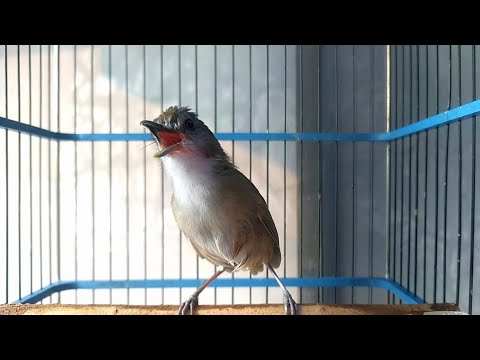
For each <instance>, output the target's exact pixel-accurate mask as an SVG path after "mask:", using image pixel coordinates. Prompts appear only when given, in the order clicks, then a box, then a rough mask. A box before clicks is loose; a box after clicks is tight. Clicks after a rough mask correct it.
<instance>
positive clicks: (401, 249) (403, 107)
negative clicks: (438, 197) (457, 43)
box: [399, 46, 405, 304]
mask: <svg viewBox="0 0 480 360" xmlns="http://www.w3.org/2000/svg"><path fill="white" fill-rule="evenodd" d="M401 49H402V52H401V55H400V58H401V64H402V66H401V71H402V75H401V80H402V81H401V89H400V92H401V94H402V105H401V106H400V109H401V112H400V113H401V115H400V119H399V121H400V126H404V125H405V78H404V76H405V58H404V55H405V46H401ZM400 142H401V154H400V164H401V165H400V167H399V168H400V171H401V172H402V173H401V174H400V178H401V185H400V229H399V235H400V249H399V253H400V254H399V256H400V258H399V283H400V284H401V285H403V272H402V267H403V226H404V225H403V220H404V217H405V214H404V213H403V209H404V204H403V199H404V180H405V179H404V174H403V169H404V165H405V158H404V156H405V138H404V137H402V138H401V140H400ZM401 303H402V301H401V300H399V304H401Z"/></svg>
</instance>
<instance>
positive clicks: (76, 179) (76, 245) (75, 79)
mask: <svg viewBox="0 0 480 360" xmlns="http://www.w3.org/2000/svg"><path fill="white" fill-rule="evenodd" d="M73 83H74V88H73V131H74V133H76V132H77V115H78V114H77V100H78V97H77V87H78V84H77V45H74V46H73ZM73 156H74V158H73V162H74V171H75V179H74V184H75V189H74V192H75V194H74V196H75V210H74V211H75V216H74V218H75V235H74V244H75V245H74V246H75V250H74V253H75V281H78V156H77V142H76V141H75V144H74V155H73ZM75 303H76V304H78V290H75Z"/></svg>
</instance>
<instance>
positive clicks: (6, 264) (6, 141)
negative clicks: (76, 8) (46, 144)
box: [5, 45, 10, 304]
mask: <svg viewBox="0 0 480 360" xmlns="http://www.w3.org/2000/svg"><path fill="white" fill-rule="evenodd" d="M5 117H6V118H7V119H8V45H5ZM8 155H9V154H8V129H6V130H5V217H6V219H5V256H6V259H5V302H6V303H7V304H8V302H9V299H10V297H9V278H10V276H9V265H10V262H9V256H8V252H9V240H10V236H9V221H8V207H9V198H10V196H9V191H8V188H9V186H8V185H9V184H8V183H9V181H8V168H9V166H8V157H9V156H8Z"/></svg>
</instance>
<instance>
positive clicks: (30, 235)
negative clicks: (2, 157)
mask: <svg viewBox="0 0 480 360" xmlns="http://www.w3.org/2000/svg"><path fill="white" fill-rule="evenodd" d="M28 113H29V116H28V118H29V124H30V125H32V46H31V45H28ZM32 155H33V152H32V135H30V136H29V159H30V160H29V161H30V164H29V167H30V182H29V184H30V204H29V206H30V213H29V214H30V215H29V216H30V231H29V234H28V235H29V238H30V293H32V292H33V254H32V249H33V209H32V204H33V199H32V198H33V184H32V183H33V181H32V177H33V176H32Z"/></svg>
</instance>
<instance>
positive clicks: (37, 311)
mask: <svg viewBox="0 0 480 360" xmlns="http://www.w3.org/2000/svg"><path fill="white" fill-rule="evenodd" d="M177 311H178V306H176V305H161V306H155V305H66V304H16V305H0V315H176V314H177ZM434 312H435V313H441V314H456V313H459V308H458V306H456V305H454V304H416V305H405V304H402V305H398V304H397V305H323V304H304V305H299V306H298V314H299V315H424V314H428V313H434ZM283 314H284V307H283V305H272V304H267V305H259V304H256V305H200V306H198V307H197V308H196V309H195V310H194V315H283Z"/></svg>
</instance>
